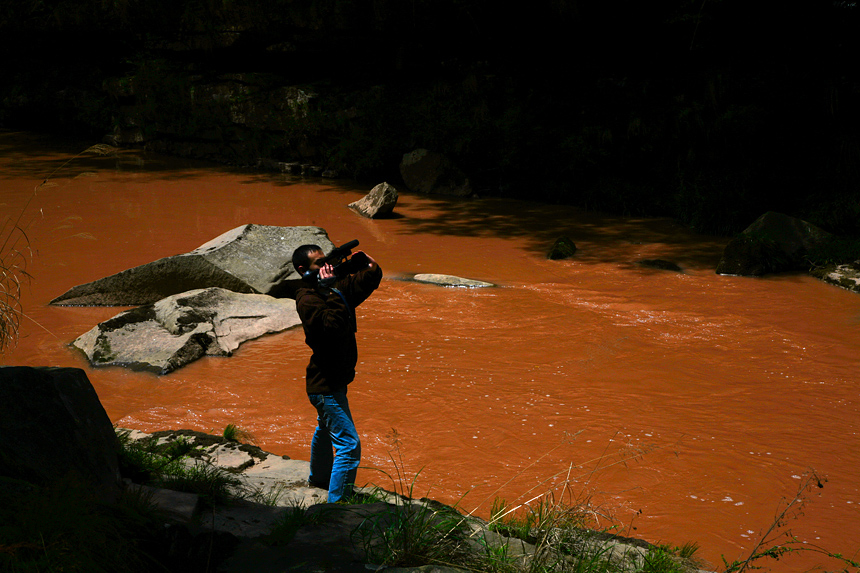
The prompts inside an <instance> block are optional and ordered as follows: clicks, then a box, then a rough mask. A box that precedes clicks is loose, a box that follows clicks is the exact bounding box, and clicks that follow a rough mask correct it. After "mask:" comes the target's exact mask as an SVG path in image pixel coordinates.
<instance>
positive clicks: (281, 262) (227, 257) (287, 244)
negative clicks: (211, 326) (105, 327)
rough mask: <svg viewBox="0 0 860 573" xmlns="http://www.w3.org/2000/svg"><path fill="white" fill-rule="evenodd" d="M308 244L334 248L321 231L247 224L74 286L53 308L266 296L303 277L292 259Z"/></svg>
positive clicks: (53, 301) (57, 300)
mask: <svg viewBox="0 0 860 573" xmlns="http://www.w3.org/2000/svg"><path fill="white" fill-rule="evenodd" d="M306 243H313V244H317V245H320V246H321V247H322V248H323V250H326V251H328V250H330V249H331V248H333V247H334V245H333V244H332V242H331V241H330V240H329V239H328V237H327V235H326V232H325V230H323V229H321V228H319V227H275V226H266V225H243V226H241V227H237V228H235V229H232V230H230V231H227V232H226V233H224V234H222V235H220V236H219V237H216V238H215V239H213V240H211V241H209V242H208V243H206V244H204V245H201V246H200V247H198V248H196V249H195V250H193V251H191V252H189V253H186V254H183V255H176V256H172V257H166V258H163V259H159V260H157V261H154V262H151V263H147V264H145V265H141V266H138V267H134V268H131V269H128V270H125V271H122V272H120V273H117V274H115V275H111V276H109V277H105V278H103V279H100V280H97V281H93V282H91V283H86V284H83V285H78V286H76V287H73V288H72V289H70V290H69V291H67V292H66V293H64V294H62V295H60V296H58V297H57V298H55V299H54V300H52V301H51V304H57V305H86V306H133V305H141V304H150V303H154V302H156V301H158V300H160V299H162V298H164V297H167V296H171V295H174V294H178V293H183V292H186V291H190V290H194V289H200V288H208V287H221V288H225V289H228V290H232V291H235V292H241V293H264V294H265V293H269V292H270V290H271V289H272V288H273V284H274V283H276V282H277V281H278V280H280V279H282V278H283V279H286V280H290V279H299V278H300V277H299V275H298V273H296V272H295V271H294V270H293V268H292V263H291V262H290V258H291V256H292V254H293V250H295V248H296V247H298V246H299V245H302V244H306Z"/></svg>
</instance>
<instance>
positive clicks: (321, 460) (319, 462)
mask: <svg viewBox="0 0 860 573" xmlns="http://www.w3.org/2000/svg"><path fill="white" fill-rule="evenodd" d="M308 398H309V399H310V401H311V404H313V406H314V407H315V408H316V409H317V427H316V429H315V430H314V435H313V438H312V439H311V460H310V462H311V468H310V475H308V481H309V482H311V483H312V484H313V485H315V486H318V487H321V488H326V489H328V485H329V481H330V479H331V468H332V463H333V462H334V455H333V453H332V443H331V437H330V436H329V429H328V426H327V425H326V422H325V418H326V416H325V415H324V413H323V406H324V397H323V396H322V395H321V394H309V395H308Z"/></svg>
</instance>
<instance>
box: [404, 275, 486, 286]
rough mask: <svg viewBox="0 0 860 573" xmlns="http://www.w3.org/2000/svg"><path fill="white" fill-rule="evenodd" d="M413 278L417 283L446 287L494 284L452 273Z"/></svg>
mask: <svg viewBox="0 0 860 573" xmlns="http://www.w3.org/2000/svg"><path fill="white" fill-rule="evenodd" d="M413 280H415V281H416V282H419V283H427V284H434V285H439V286H448V287H467V288H486V287H492V286H496V285H494V284H493V283H488V282H484V281H479V280H475V279H466V278H462V277H455V276H452V275H438V274H418V275H415V276H414V277H413Z"/></svg>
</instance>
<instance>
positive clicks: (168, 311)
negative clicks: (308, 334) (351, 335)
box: [72, 287, 301, 374]
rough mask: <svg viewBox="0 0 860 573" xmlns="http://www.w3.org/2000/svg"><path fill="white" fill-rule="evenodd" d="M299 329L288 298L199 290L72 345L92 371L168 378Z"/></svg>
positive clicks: (120, 319)
mask: <svg viewBox="0 0 860 573" xmlns="http://www.w3.org/2000/svg"><path fill="white" fill-rule="evenodd" d="M299 324H301V320H300V319H299V316H298V313H297V312H296V303H295V301H294V300H292V299H288V298H284V299H279V298H273V297H270V296H268V295H263V294H244V293H236V292H233V291H230V290H227V289H222V288H217V287H216V288H208V289H197V290H193V291H189V292H186V293H181V294H178V295H173V296H170V297H166V298H164V299H162V300H160V301H158V302H156V303H154V304H149V305H144V306H140V307H137V308H134V309H131V310H128V311H125V312H122V313H120V314H118V315H117V316H115V317H113V318H111V319H109V320H106V321H105V322H102V323H100V324H98V325H97V326H95V327H93V328H92V329H91V330H90V331H88V332H86V333H84V334H82V335H81V336H79V337H78V338H77V339H75V341H74V342H73V343H72V345H73V346H75V347H76V348H78V349H80V350H81V351H82V352H83V353H84V354H85V355H86V356H87V358H88V359H89V360H90V363H91V364H92V365H93V366H108V365H112V366H125V367H128V368H132V369H135V370H146V371H150V372H155V373H156V374H167V373H168V372H172V371H173V370H176V369H177V368H179V367H181V366H184V365H185V364H188V363H189V362H193V361H194V360H197V359H198V358H201V357H203V356H230V355H231V354H232V352H233V351H234V350H236V348H238V347H239V345H240V344H242V343H243V342H244V341H246V340H251V339H254V338H258V337H260V336H263V335H265V334H269V333H273V332H280V331H282V330H286V329H288V328H292V327H294V326H297V325H299Z"/></svg>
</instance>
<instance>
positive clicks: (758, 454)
mask: <svg viewBox="0 0 860 573" xmlns="http://www.w3.org/2000/svg"><path fill="white" fill-rule="evenodd" d="M83 147H85V146H83ZM83 147H81V148H80V149H77V148H75V147H74V146H68V145H58V144H54V143H52V142H51V141H50V140H46V139H42V138H36V137H35V136H32V135H30V134H21V133H8V132H7V133H0V186H2V187H0V209H2V210H3V213H4V214H11V215H12V216H13V218H14V217H17V215H18V214H19V213H22V212H23V217H22V219H21V223H22V225H24V226H25V227H26V230H27V235H28V237H29V247H30V249H32V253H33V254H32V259H31V260H30V262H29V264H28V271H29V272H30V273H31V275H32V277H33V278H32V281H31V282H30V284H28V285H26V290H25V295H24V300H23V305H24V309H25V312H26V315H27V316H26V318H25V319H24V320H23V322H22V325H21V333H22V338H21V340H20V342H19V344H18V346H17V348H16V349H14V350H13V351H11V352H7V353H6V355H5V356H4V357H3V362H4V363H8V364H23V365H53V366H57V365H58V366H76V367H80V368H84V369H85V370H86V371H87V374H88V376H89V377H90V380H91V381H92V382H93V384H94V386H95V387H96V390H97V391H98V394H99V397H100V398H101V400H102V403H103V404H104V406H105V409H106V410H107V412H108V415H109V416H110V418H111V420H112V421H113V422H114V423H116V424H118V425H121V426H125V427H133V428H139V429H142V430H148V431H152V430H157V429H164V428H180V427H182V428H194V429H198V430H204V431H215V432H220V431H221V430H222V429H223V427H224V426H225V425H226V424H228V423H234V424H237V425H239V426H240V427H242V428H245V429H247V430H249V431H250V432H251V433H252V434H254V436H256V438H257V440H258V442H259V444H260V446H262V447H263V448H264V449H266V450H269V451H272V452H275V453H278V454H286V455H289V456H290V457H294V458H299V459H307V456H308V443H309V438H310V434H311V432H312V430H313V427H314V423H315V420H314V416H313V409H312V408H311V406H310V404H309V403H308V402H307V398H306V395H305V394H304V381H303V375H304V367H305V364H306V362H307V357H308V351H307V348H306V347H305V345H304V340H303V336H302V333H301V331H300V330H291V331H287V332H283V333H280V334H277V335H271V336H267V337H265V338H262V339H258V340H255V341H251V342H248V343H246V344H245V345H243V346H242V347H241V348H240V349H239V350H238V351H237V352H236V353H235V354H234V355H233V356H232V357H230V358H206V359H202V360H200V361H198V362H195V363H193V364H191V365H189V366H187V367H185V368H182V369H180V370H178V371H176V372H174V373H172V374H169V375H167V376H163V377H157V376H154V375H151V374H145V373H134V372H129V371H126V370H124V369H121V368H106V369H97V370H94V369H91V368H90V367H89V366H88V365H87V363H86V361H85V360H84V358H83V357H82V356H80V355H79V354H77V353H76V352H75V351H74V350H73V349H71V348H69V346H68V344H69V342H71V341H72V340H73V339H74V338H76V337H77V336H79V335H80V334H82V333H84V332H86V331H87V330H88V329H90V328H91V327H92V326H94V325H95V324H96V323H98V322H100V321H102V320H105V319H107V318H109V317H111V316H113V315H115V314H117V313H118V312H119V311H120V310H122V309H118V308H78V307H74V308H65V307H50V306H48V305H47V302H48V301H49V300H51V299H52V298H54V297H55V296H57V295H59V294H61V293H63V292H65V291H66V290H67V289H68V288H70V287H72V286H74V285H77V284H81V283H84V282H89V281H91V280H94V279H97V278H100V277H103V276H106V275H109V274H113V273H116V272H118V271H121V270H124V269H127V268H130V267H133V266H136V265H140V264H143V263H147V262H150V261H152V260H155V259H158V258H162V257H166V256H170V255H175V254H179V253H183V252H187V251H190V250H192V249H194V248H196V247H198V246H200V245H202V244H203V243H205V242H207V241H209V240H210V239H212V238H214V237H215V236H217V235H219V234H221V233H223V232H225V231H227V230H230V229H232V228H234V227H237V226H239V225H243V224H245V223H257V224H262V225H284V226H290V225H319V226H321V227H324V228H325V229H326V230H327V231H328V233H329V236H330V237H331V239H332V240H333V241H334V242H335V243H338V244H339V243H343V242H346V241H348V240H350V239H353V238H356V239H359V240H360V241H361V248H363V249H365V250H366V251H367V252H368V253H370V254H371V255H373V256H374V257H375V258H376V259H377V260H378V261H379V262H380V264H381V266H382V267H383V270H384V271H385V277H386V278H385V280H384V281H383V283H382V285H381V287H380V289H379V290H378V291H377V292H376V293H375V294H374V295H373V297H371V298H370V299H369V300H368V301H367V302H366V303H365V304H364V305H363V306H362V307H360V309H359V348H360V364H359V367H358V377H357V380H356V382H355V383H354V384H353V385H351V386H350V400H351V403H352V408H353V412H354V414H355V416H356V419H357V425H358V427H359V431H360V432H361V434H362V436H363V445H364V448H363V449H364V460H363V463H364V465H365V466H367V467H366V468H365V469H363V470H362V471H361V472H360V474H359V481H373V482H377V483H379V484H381V485H383V486H387V487H391V483H390V482H389V481H388V478H387V477H386V474H388V475H392V474H396V472H397V468H395V464H394V463H393V460H392V458H393V459H396V460H397V461H398V464H399V463H400V460H401V459H402V465H400V466H398V467H399V470H400V471H401V472H402V473H404V474H405V475H407V476H408V477H409V478H410V479H411V478H413V477H415V476H417V480H416V485H415V493H416V495H428V494H429V495H430V496H431V497H435V498H437V499H440V500H442V501H445V502H449V503H454V502H457V501H459V503H460V505H461V506H462V507H463V508H464V509H467V510H476V512H477V513H478V514H480V515H483V516H486V514H487V513H488V511H489V507H490V505H491V502H492V500H493V498H494V497H496V496H501V497H503V498H505V499H507V500H508V501H509V502H517V501H520V502H522V501H526V500H528V499H529V498H531V497H532V496H534V495H537V494H539V493H542V492H544V491H546V490H547V489H548V488H551V487H554V488H556V489H555V491H556V492H557V494H559V492H560V491H561V490H560V489H559V486H560V485H561V484H562V483H564V482H565V481H568V482H569V483H570V489H569V491H570V492H572V493H573V494H575V495H577V496H581V497H585V496H590V497H591V500H592V502H593V503H594V504H595V505H596V506H597V507H599V508H600V510H601V515H607V516H612V518H613V520H614V523H617V524H619V527H620V531H621V533H623V534H626V535H632V536H636V537H642V538H645V539H647V540H649V541H653V542H668V543H672V544H682V543H684V542H686V541H696V542H698V543H699V544H700V545H701V546H702V549H701V550H700V556H702V557H704V558H705V559H706V560H708V561H709V562H710V563H711V564H712V565H713V566H718V565H720V564H721V556H725V557H726V558H727V559H729V560H733V559H736V558H739V557H741V556H745V554H746V553H748V552H749V551H750V550H751V549H752V547H753V546H754V543H755V541H756V540H757V539H758V536H759V534H760V533H761V532H762V531H763V530H764V529H766V528H767V527H769V526H770V524H771V522H772V521H773V518H774V514H775V513H776V511H777V510H778V508H779V504H780V501H781V500H782V499H783V498H786V497H787V498H792V497H793V496H794V495H795V493H796V492H797V489H798V486H799V485H800V484H801V483H802V481H803V476H804V475H805V474H806V472H808V471H810V470H811V469H814V470H815V471H816V472H818V474H819V475H820V476H822V477H826V478H827V482H826V483H825V484H824V488H817V487H816V488H814V491H812V492H810V493H809V494H808V495H807V497H806V499H807V502H806V503H805V504H803V512H804V515H803V516H802V517H800V518H798V519H796V520H795V519H792V520H790V521H789V523H788V525H789V527H790V528H791V532H792V533H793V534H794V535H795V536H797V538H798V539H799V540H800V541H801V542H805V543H808V544H816V545H821V546H824V547H825V548H828V549H830V550H832V551H841V552H843V553H847V554H850V553H852V552H854V551H857V550H858V549H860V478H858V476H857V469H858V468H860V435H858V422H860V418H858V406H860V373H858V371H860V368H858V366H860V364H858V362H860V358H858V357H860V352H858V349H860V296H857V295H856V294H852V293H849V292H847V291H844V290H840V289H838V288H836V287H833V286H829V285H825V284H823V283H820V282H818V281H816V280H814V279H811V278H808V277H806V276H800V275H786V276H778V277H773V278H766V279H751V278H740V277H721V276H717V275H715V274H714V272H713V269H714V267H715V265H716V263H717V261H718V260H719V257H720V253H721V251H722V248H723V247H724V245H725V242H726V240H725V239H721V238H713V237H703V236H697V235H694V234H691V233H689V232H688V231H686V230H685V229H683V228H681V227H679V226H676V225H674V224H673V223H672V222H670V221H667V220H653V219H630V218H620V217H602V216H599V215H595V214H589V213H584V212H582V211H580V210H576V209H573V208H568V207H559V206H548V205H540V204H532V203H527V202H516V201H504V200H491V199H479V200H471V201H459V200H449V199H440V198H428V197H423V196H415V195H411V194H402V195H401V197H400V200H399V202H398V205H397V209H396V213H397V217H395V218H392V219H386V220H376V221H372V220H367V219H362V218H359V217H358V216H356V215H355V214H354V213H352V212H351V211H350V210H349V209H347V208H346V205H347V204H348V203H350V202H352V201H354V200H356V199H358V198H360V197H362V196H363V195H364V193H366V192H367V191H368V190H369V188H355V187H351V186H349V185H345V184H341V183H334V182H329V181H323V180H319V179H315V180H302V179H298V178H297V179H291V178H290V177H288V176H284V175H277V174H268V173H254V172H239V171H234V170H229V169H226V168H222V167H218V166H212V165H205V164H192V163H190V162H188V161H181V160H177V159H170V158H164V157H159V156H153V155H149V154H146V153H144V152H142V151H124V152H121V153H119V154H118V155H114V156H108V157H94V156H92V155H86V156H81V157H77V158H73V156H74V155H75V153H77V152H78V151H81V150H82V149H83ZM70 159H71V161H69V160H70ZM46 178H47V179H48V181H47V183H45V184H43V185H42V186H41V187H39V188H38V189H36V188H37V187H38V186H39V185H40V184H41V183H42V182H43V181H44V180H45V179H46ZM539 184H540V182H539V181H535V185H539ZM560 235H567V236H569V237H570V238H572V239H573V240H574V242H575V243H576V244H577V246H578V247H579V252H578V253H577V255H576V257H575V258H574V259H572V260H569V261H548V260H546V258H545V253H546V251H547V249H548V248H549V246H550V245H551V244H552V242H553V241H554V240H555V238H556V237H558V236H560ZM287 256H289V254H288V253H285V257H287ZM654 258H662V259H668V260H672V261H675V262H676V263H678V264H679V265H680V266H681V267H683V269H684V272H683V273H674V272H667V271H656V270H649V269H646V268H644V267H642V266H640V265H638V264H637V261H640V260H643V259H654ZM423 272H437V273H444V274H453V275H459V276H465V277H469V278H476V279H481V280H485V281H490V282H493V283H495V284H497V285H499V286H498V288H491V289H473V290H467V289H446V288H439V287H435V286H430V285H424V284H419V283H414V282H410V281H408V280H407V279H408V278H410V277H411V276H412V275H413V274H415V273H423ZM395 441H396V444H397V449H396V450H394V451H393V452H392V447H393V445H394V443H395ZM375 468H378V469H375ZM380 470H381V471H380ZM383 472H384V473H383ZM601 523H603V524H604V525H608V524H609V523H610V521H608V520H607V519H606V518H604V517H601ZM817 562H818V560H817V559H813V558H811V557H806V558H805V557H798V558H793V559H789V560H782V561H779V562H773V563H767V565H769V566H772V567H773V570H774V571H797V570H803V569H804V568H806V567H809V566H812V565H814V564H815V563H817ZM831 568H835V567H831Z"/></svg>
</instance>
